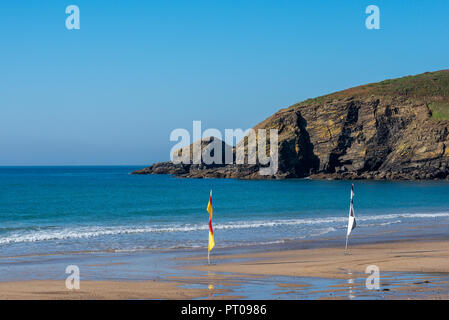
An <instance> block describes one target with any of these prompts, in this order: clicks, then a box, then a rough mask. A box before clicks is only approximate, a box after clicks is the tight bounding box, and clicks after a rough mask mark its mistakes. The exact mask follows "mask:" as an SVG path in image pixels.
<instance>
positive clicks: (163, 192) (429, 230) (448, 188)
mask: <svg viewBox="0 0 449 320" xmlns="http://www.w3.org/2000/svg"><path fill="white" fill-rule="evenodd" d="M140 168H142V166H79V167H75V166H74V167H0V257H17V256H29V255H46V254H58V253H74V252H136V251H145V250H168V251H170V250H178V251H183V250H195V249H198V250H206V248H207V244H208V221H209V214H208V212H207V211H206V207H207V203H208V201H209V193H210V191H211V190H212V192H213V195H212V199H213V200H212V203H213V210H214V211H213V219H212V224H213V229H214V236H215V243H216V248H215V249H214V250H224V251H226V250H228V251H229V250H232V249H238V248H251V247H258V248H266V247H267V246H270V245H275V247H276V248H278V249H282V248H290V247H295V245H296V246H298V244H302V246H304V244H306V243H311V242H313V241H318V242H319V241H322V242H323V243H330V244H332V245H335V244H337V245H340V244H341V245H344V242H345V236H346V228H347V219H348V211H349V200H350V199H349V198H350V190H351V184H354V193H355V196H354V208H355V216H356V223H357V226H356V228H355V229H354V230H353V231H352V233H351V235H350V244H351V243H354V242H357V241H359V242H360V241H362V239H365V240H366V239H368V240H369V241H384V240H386V239H387V240H403V239H408V238H416V237H422V238H426V237H438V236H442V237H445V236H447V235H448V233H449V231H448V229H447V227H448V225H449V182H448V181H425V182H421V181H417V182H411V181H408V182H389V181H326V180H310V179H294V180H270V181H265V180H257V181H255V180H235V179H186V178H177V177H173V176H170V175H132V174H130V173H131V172H132V171H134V170H137V169H140ZM368 240H367V241H368Z"/></svg>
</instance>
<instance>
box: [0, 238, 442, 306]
mask: <svg viewBox="0 0 449 320" xmlns="http://www.w3.org/2000/svg"><path fill="white" fill-rule="evenodd" d="M350 253H351V254H349V255H346V254H344V250H343V249H342V248H340V247H339V248H313V249H300V250H286V251H272V252H262V253H260V252H259V253H247V254H231V255H222V256H215V255H213V256H212V261H213V264H212V265H207V264H206V262H205V259H204V256H190V257H183V258H177V259H175V260H172V261H175V262H176V267H175V269H176V272H173V273H171V274H167V275H165V276H160V277H157V278H155V279H153V280H145V281H129V280H127V279H126V278H125V279H123V280H122V281H111V280H108V281H102V280H101V279H99V280H100V281H97V280H83V279H82V280H81V289H80V290H68V289H66V287H65V280H30V281H9V282H0V299H197V298H199V299H242V298H251V299H352V298H365V299H449V241H444V240H413V241H401V242H399V241H396V242H387V243H376V244H361V245H357V246H353V247H351V248H350ZM105 259H110V258H105ZM130 259H131V258H130V256H123V257H122V258H120V259H117V261H114V263H113V267H116V268H122V267H125V266H127V265H128V266H129V265H130V264H132V260H130ZM144 261H145V260H144ZM100 262H101V261H100ZM88 265H89V266H91V267H92V266H95V265H100V266H102V264H101V263H95V264H91V263H89V264H88ZM370 265H376V266H378V267H379V270H380V277H381V279H382V280H381V285H382V288H381V289H380V290H377V291H370V292H368V291H367V289H366V288H365V279H366V277H367V276H368V275H367V274H365V270H366V267H367V266H370ZM96 268H101V267H98V266H97V267H96ZM150 268H151V267H150ZM99 270H104V269H99Z"/></svg>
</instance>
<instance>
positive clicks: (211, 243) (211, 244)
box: [207, 190, 215, 251]
mask: <svg viewBox="0 0 449 320" xmlns="http://www.w3.org/2000/svg"><path fill="white" fill-rule="evenodd" d="M207 212H209V246H208V251H211V250H212V248H213V247H215V240H214V230H212V213H213V209H212V190H211V191H210V197H209V203H208V204H207Z"/></svg>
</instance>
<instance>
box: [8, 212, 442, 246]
mask: <svg viewBox="0 0 449 320" xmlns="http://www.w3.org/2000/svg"><path fill="white" fill-rule="evenodd" d="M445 217H449V213H447V212H440V213H398V214H384V215H361V216H357V215H356V218H357V221H358V222H364V223H363V224H364V225H365V226H383V225H388V224H393V223H400V222H401V219H422V218H427V219H429V218H445ZM391 220H392V221H391ZM373 221H380V223H369V222H373ZM346 222H347V217H346V216H340V217H325V218H301V219H283V220H282V219H278V220H270V221H267V220H258V221H233V222H229V223H217V224H214V229H215V230H238V229H257V228H277V227H285V226H301V225H304V226H320V225H324V226H325V225H326V224H327V225H329V224H331V225H333V226H329V227H327V228H324V229H318V230H312V231H315V233H314V234H312V236H314V235H315V234H316V235H321V234H320V233H321V232H324V233H329V232H332V231H335V228H339V226H344V225H345V223H346ZM367 222H368V223H367ZM19 229H20V231H19ZM205 230H208V225H207V224H186V225H167V226H165V225H160V226H143V227H133V226H113V227H101V226H92V227H74V228H67V227H55V226H51V227H36V226H34V227H29V228H4V229H2V230H0V231H1V232H2V233H3V232H5V231H6V232H7V233H9V234H8V235H7V236H5V237H2V238H0V245H2V244H10V243H21V242H38V241H51V240H69V239H87V238H94V237H100V236H113V235H122V234H143V233H171V232H175V233H176V232H177V233H182V232H195V231H205Z"/></svg>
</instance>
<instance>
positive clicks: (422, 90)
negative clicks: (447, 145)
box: [296, 70, 449, 120]
mask: <svg viewBox="0 0 449 320" xmlns="http://www.w3.org/2000/svg"><path fill="white" fill-rule="evenodd" d="M363 96H365V97H368V96H391V97H407V98H409V99H416V100H419V101H423V102H426V103H427V104H428V106H429V108H430V109H431V110H432V117H433V118H434V119H437V120H449V70H441V71H436V72H426V73H423V74H419V75H415V76H407V77H403V78H397V79H390V80H384V81H381V82H377V83H370V84H367V85H363V86H358V87H354V88H350V89H346V90H343V91H339V92H335V93H332V94H328V95H324V96H321V97H317V98H313V99H308V100H305V101H303V102H301V103H299V104H298V105H296V106H302V105H310V104H321V103H324V102H326V101H331V100H335V99H347V98H350V97H363Z"/></svg>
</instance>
